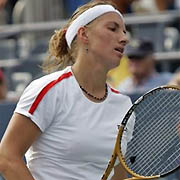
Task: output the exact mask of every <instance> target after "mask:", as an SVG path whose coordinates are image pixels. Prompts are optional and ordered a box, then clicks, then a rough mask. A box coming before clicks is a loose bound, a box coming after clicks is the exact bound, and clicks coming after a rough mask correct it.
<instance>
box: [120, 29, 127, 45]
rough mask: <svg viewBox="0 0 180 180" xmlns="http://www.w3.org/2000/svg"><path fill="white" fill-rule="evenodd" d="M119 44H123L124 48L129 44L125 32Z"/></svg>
mask: <svg viewBox="0 0 180 180" xmlns="http://www.w3.org/2000/svg"><path fill="white" fill-rule="evenodd" d="M119 43H121V44H123V45H124V46H125V45H126V44H128V43H129V38H128V35H127V33H126V32H123V33H122V34H121V35H120V37H119Z"/></svg>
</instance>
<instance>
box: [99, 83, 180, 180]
mask: <svg viewBox="0 0 180 180" xmlns="http://www.w3.org/2000/svg"><path fill="white" fill-rule="evenodd" d="M133 117H134V118H135V126H134V131H133V138H132V140H131V141H130V142H129V143H128V145H127V151H126V154H125V155H123V153H122V145H121V143H122V139H123V135H124V134H125V133H126V131H127V130H128V129H127V128H126V125H127V123H128V121H129V120H130V119H131V118H133ZM179 128H180V87H175V86H162V87H158V88H155V89H153V90H151V91H149V92H148V93H146V94H145V95H143V96H141V97H140V98H139V99H138V100H137V101H136V102H135V103H134V104H133V105H132V107H131V108H130V109H129V111H128V112H127V114H126V115H125V117H124V119H123V121H122V123H121V126H120V128H119V132H118V136H117V139H116V144H115V148H114V151H113V154H112V158H111V160H110V162H109V164H108V167H107V169H106V171H105V173H104V175H103V177H102V180H106V179H107V178H108V176H109V174H110V172H111V170H112V168H113V167H114V163H115V160H116V158H117V157H118V159H119V161H120V162H121V164H122V166H123V167H124V168H125V170H126V171H127V172H128V173H129V174H130V175H131V176H132V178H129V179H128V180H130V179H132V180H135V179H155V178H157V179H158V178H160V177H166V176H168V175H169V174H171V173H173V172H175V171H177V170H180V129H179ZM126 180H127V179H126Z"/></svg>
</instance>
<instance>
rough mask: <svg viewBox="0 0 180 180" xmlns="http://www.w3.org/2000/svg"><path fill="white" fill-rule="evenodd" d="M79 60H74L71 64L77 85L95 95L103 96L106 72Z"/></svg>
mask: <svg viewBox="0 0 180 180" xmlns="http://www.w3.org/2000/svg"><path fill="white" fill-rule="evenodd" d="M84 61H86V60H84ZM84 61H83V62H84ZM80 62H81V61H76V63H75V64H74V65H73V66H72V71H73V74H74V76H75V78H76V80H77V82H78V83H79V85H80V86H81V87H83V89H85V90H86V91H87V92H88V93H89V94H91V95H93V96H95V97H98V98H102V97H104V95H105V93H106V88H105V87H106V73H105V72H103V70H101V69H100V68H98V67H97V66H95V65H91V63H89V62H88V63H87V62H85V63H80ZM84 64H85V65H84ZM87 64H88V66H87Z"/></svg>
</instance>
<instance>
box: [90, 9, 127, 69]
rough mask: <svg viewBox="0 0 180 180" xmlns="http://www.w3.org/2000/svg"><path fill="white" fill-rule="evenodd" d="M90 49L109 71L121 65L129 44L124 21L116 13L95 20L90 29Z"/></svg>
mask: <svg viewBox="0 0 180 180" xmlns="http://www.w3.org/2000/svg"><path fill="white" fill-rule="evenodd" d="M88 40H89V41H88V49H89V53H92V55H93V57H94V59H95V60H96V61H97V62H99V63H101V64H102V65H104V66H105V67H106V68H108V69H112V68H114V67H116V66H118V65H119V63H120V59H121V58H122V56H123V52H124V47H125V45H126V44H127V42H128V39H127V35H126V29H125V25H124V22H123V19H122V18H121V17H120V16H119V14H117V13H114V12H109V13H106V14H104V15H102V16H100V17H99V18H97V19H96V20H94V21H93V22H92V23H91V24H90V26H89V28H88Z"/></svg>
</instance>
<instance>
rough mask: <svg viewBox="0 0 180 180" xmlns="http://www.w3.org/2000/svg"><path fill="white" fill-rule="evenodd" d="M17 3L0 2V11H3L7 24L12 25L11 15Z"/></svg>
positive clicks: (7, 0) (4, 0) (10, 0)
mask: <svg viewBox="0 0 180 180" xmlns="http://www.w3.org/2000/svg"><path fill="white" fill-rule="evenodd" d="M17 1H18V0H0V11H1V10H3V9H4V10H5V12H6V15H5V16H6V23H7V24H12V13H13V9H14V6H15V4H16V2H17Z"/></svg>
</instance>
